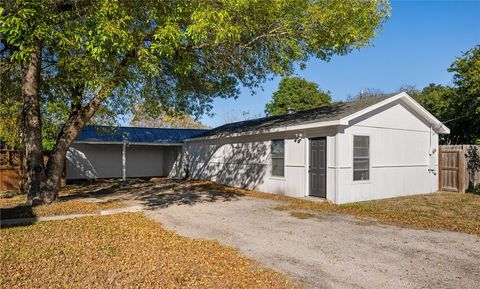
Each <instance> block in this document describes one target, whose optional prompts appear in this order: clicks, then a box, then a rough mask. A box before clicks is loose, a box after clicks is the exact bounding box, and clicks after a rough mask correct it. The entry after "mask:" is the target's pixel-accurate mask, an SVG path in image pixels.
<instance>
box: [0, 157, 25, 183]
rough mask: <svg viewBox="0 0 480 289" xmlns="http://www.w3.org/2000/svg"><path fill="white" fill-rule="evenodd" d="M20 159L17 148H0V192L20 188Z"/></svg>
mask: <svg viewBox="0 0 480 289" xmlns="http://www.w3.org/2000/svg"><path fill="white" fill-rule="evenodd" d="M19 184H20V160H19V156H18V152H17V151H15V150H9V149H1V150H0V192H3V191H10V190H16V189H18V186H19Z"/></svg>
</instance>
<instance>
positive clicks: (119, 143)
mask: <svg viewBox="0 0 480 289" xmlns="http://www.w3.org/2000/svg"><path fill="white" fill-rule="evenodd" d="M73 143H74V144H97V145H98V144H100V145H112V144H115V145H121V144H123V142H121V141H120V142H118V141H74V142H73ZM127 144H128V145H142V146H181V145H183V143H162V142H159V143H156V142H129V141H127Z"/></svg>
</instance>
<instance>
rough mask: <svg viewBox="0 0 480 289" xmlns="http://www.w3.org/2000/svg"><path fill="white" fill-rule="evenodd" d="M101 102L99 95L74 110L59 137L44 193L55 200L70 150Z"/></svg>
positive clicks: (50, 163)
mask: <svg viewBox="0 0 480 289" xmlns="http://www.w3.org/2000/svg"><path fill="white" fill-rule="evenodd" d="M101 100H102V97H101V96H100V95H97V96H96V97H95V98H93V99H92V100H91V101H90V102H89V103H88V104H86V105H84V106H82V107H79V108H78V109H74V110H73V111H72V112H71V114H70V117H69V119H68V120H67V122H66V123H65V125H64V126H63V128H62V130H61V131H60V134H59V135H58V138H57V142H56V144H55V147H54V148H53V151H52V153H51V154H50V157H49V158H48V163H47V169H46V176H47V178H46V181H45V184H44V186H43V190H44V192H45V193H46V194H47V195H49V196H52V198H53V200H55V199H56V198H57V197H58V191H59V189H60V181H61V178H62V174H63V171H64V169H65V161H66V157H67V152H68V149H69V148H70V145H71V144H72V142H73V141H74V140H75V138H76V137H77V135H78V133H79V132H80V131H81V130H82V129H83V127H85V125H86V124H87V122H88V121H89V120H90V119H91V118H92V116H93V115H94V114H95V112H96V111H97V110H98V108H99V107H100V105H101Z"/></svg>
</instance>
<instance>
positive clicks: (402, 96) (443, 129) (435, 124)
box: [341, 92, 450, 134]
mask: <svg viewBox="0 0 480 289" xmlns="http://www.w3.org/2000/svg"><path fill="white" fill-rule="evenodd" d="M397 100H400V101H403V102H404V103H405V104H407V105H408V106H409V107H410V108H411V109H413V110H414V111H415V112H416V113H418V114H419V115H420V116H421V117H423V118H424V119H425V120H426V121H427V122H429V123H430V125H431V127H432V128H433V129H434V130H435V131H436V132H437V133H439V134H449V133H450V129H449V128H448V127H447V126H445V125H444V124H443V123H442V122H441V121H439V120H438V119H437V118H436V117H435V116H433V115H432V114H431V113H430V112H428V111H427V110H426V109H425V108H424V107H423V106H421V105H420V104H419V103H418V102H417V101H415V100H414V99H413V98H412V97H411V96H410V95H408V94H407V93H406V92H401V93H399V94H396V95H394V96H392V97H389V98H387V99H385V100H383V101H380V102H378V103H376V104H374V105H371V106H369V107H367V108H365V109H362V110H360V111H358V112H356V113H353V114H351V115H349V116H347V117H344V118H342V119H341V122H342V123H343V124H346V125H348V123H349V122H350V121H351V120H353V119H355V118H357V117H360V116H362V115H364V114H366V113H369V112H371V111H374V110H376V109H378V108H380V107H382V106H384V105H387V104H389V103H392V102H394V101H397Z"/></svg>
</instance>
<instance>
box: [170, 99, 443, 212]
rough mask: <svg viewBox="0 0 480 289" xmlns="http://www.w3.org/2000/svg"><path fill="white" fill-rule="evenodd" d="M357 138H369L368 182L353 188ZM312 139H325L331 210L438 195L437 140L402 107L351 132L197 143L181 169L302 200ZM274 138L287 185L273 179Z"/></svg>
mask: <svg viewBox="0 0 480 289" xmlns="http://www.w3.org/2000/svg"><path fill="white" fill-rule="evenodd" d="M354 135H368V136H370V180H368V181H353V136H354ZM315 137H326V139H327V160H326V162H327V164H326V165H327V188H326V189H327V199H328V200H330V201H332V202H334V203H339V204H340V203H348V202H356V201H366V200H373V199H382V198H390V197H396V196H404V195H413V194H422V193H429V192H434V191H437V190H438V176H437V171H438V167H437V166H438V134H437V133H435V132H434V131H433V130H431V129H430V125H429V124H427V123H426V122H424V121H423V120H421V119H420V118H419V117H417V115H416V114H415V113H414V112H412V111H411V110H410V109H409V108H408V107H407V106H405V105H404V104H403V103H402V102H401V101H395V102H393V103H391V104H389V105H386V106H384V107H382V108H379V109H377V110H376V111H373V112H371V113H368V114H367V115H363V116H361V117H359V118H358V119H355V120H353V121H351V122H350V124H349V126H331V127H323V128H309V129H303V130H298V131H295V132H288V133H287V132H283V133H271V134H258V135H253V136H242V137H235V138H222V139H216V140H192V141H189V142H187V143H186V144H185V145H184V154H185V155H184V159H183V163H184V164H188V169H189V173H190V176H191V177H192V178H195V179H210V180H213V181H216V182H219V183H222V184H226V185H230V186H236V187H243V188H249V189H254V190H258V191H263V192H270V193H276V194H282V195H289V196H294V197H303V196H308V194H309V176H308V166H309V139H310V138H315ZM272 139H285V177H284V178H278V177H272V176H271V174H270V140H272ZM432 152H435V153H433V154H431V153H432ZM430 154H431V155H430ZM184 167H185V165H184ZM175 176H178V171H177V173H176V175H175Z"/></svg>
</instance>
